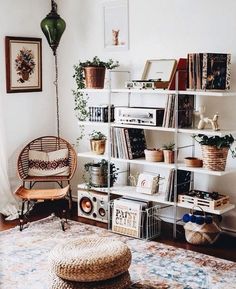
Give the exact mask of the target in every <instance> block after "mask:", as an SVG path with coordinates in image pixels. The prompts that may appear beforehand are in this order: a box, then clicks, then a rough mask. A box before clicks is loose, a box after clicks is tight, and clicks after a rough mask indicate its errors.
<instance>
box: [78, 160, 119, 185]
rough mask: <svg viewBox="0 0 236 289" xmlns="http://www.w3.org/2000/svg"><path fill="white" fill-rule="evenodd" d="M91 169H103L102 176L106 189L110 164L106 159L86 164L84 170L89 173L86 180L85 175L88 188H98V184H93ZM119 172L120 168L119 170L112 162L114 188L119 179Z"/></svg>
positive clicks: (111, 178) (111, 170)
mask: <svg viewBox="0 0 236 289" xmlns="http://www.w3.org/2000/svg"><path fill="white" fill-rule="evenodd" d="M91 167H100V168H101V172H102V175H103V176H104V185H103V186H104V187H107V186H108V168H109V162H108V161H107V160H105V159H102V160H101V161H99V162H97V163H94V162H88V163H85V164H84V169H85V171H86V172H87V173H88V177H87V178H86V176H85V174H84V176H83V177H84V180H85V182H86V184H87V187H88V188H91V187H93V186H95V187H96V184H94V183H93V182H92V177H91V171H90V168H91ZM118 170H119V168H117V167H116V166H115V164H114V163H112V162H110V172H109V174H110V186H113V184H114V183H115V182H116V180H117V178H118Z"/></svg>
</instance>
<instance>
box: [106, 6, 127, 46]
mask: <svg viewBox="0 0 236 289" xmlns="http://www.w3.org/2000/svg"><path fill="white" fill-rule="evenodd" d="M128 6H129V5H128V0H114V1H106V2H104V3H103V21H104V48H105V49H106V50H113V51H114V50H128V49H129V7H128Z"/></svg>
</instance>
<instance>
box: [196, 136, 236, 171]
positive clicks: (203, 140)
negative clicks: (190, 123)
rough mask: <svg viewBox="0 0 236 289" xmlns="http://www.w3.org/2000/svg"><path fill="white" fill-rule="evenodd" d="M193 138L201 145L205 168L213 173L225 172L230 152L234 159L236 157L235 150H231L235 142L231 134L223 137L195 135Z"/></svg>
mask: <svg viewBox="0 0 236 289" xmlns="http://www.w3.org/2000/svg"><path fill="white" fill-rule="evenodd" d="M193 138H194V140H195V141H197V142H198V143H199V144H200V145H201V150H202V159H203V167H204V168H207V169H209V170H212V171H224V170H225V166H226V160H227V156H228V151H229V150H230V151H231V153H232V157H233V158H234V157H235V156H236V152H235V150H232V149H231V145H232V144H233V142H234V141H235V140H234V138H233V136H232V135H231V134H229V135H225V136H223V137H220V136H217V135H215V136H211V137H209V136H207V135H205V134H197V135H193Z"/></svg>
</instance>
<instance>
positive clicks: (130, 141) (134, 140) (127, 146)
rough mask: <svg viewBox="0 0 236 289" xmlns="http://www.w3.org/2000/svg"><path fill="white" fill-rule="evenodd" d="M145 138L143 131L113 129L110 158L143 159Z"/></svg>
mask: <svg viewBox="0 0 236 289" xmlns="http://www.w3.org/2000/svg"><path fill="white" fill-rule="evenodd" d="M146 147H147V146H146V138H145V134H144V130H143V129H137V128H121V127H114V128H112V129H111V156H112V157H114V158H122V159H130V160H132V159H136V158H140V157H144V150H145V149H146Z"/></svg>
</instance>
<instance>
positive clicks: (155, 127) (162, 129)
mask: <svg viewBox="0 0 236 289" xmlns="http://www.w3.org/2000/svg"><path fill="white" fill-rule="evenodd" d="M111 126H113V127H126V128H139V129H146V130H157V131H166V132H175V128H168V127H161V126H150V125H139V124H122V123H111Z"/></svg>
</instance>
